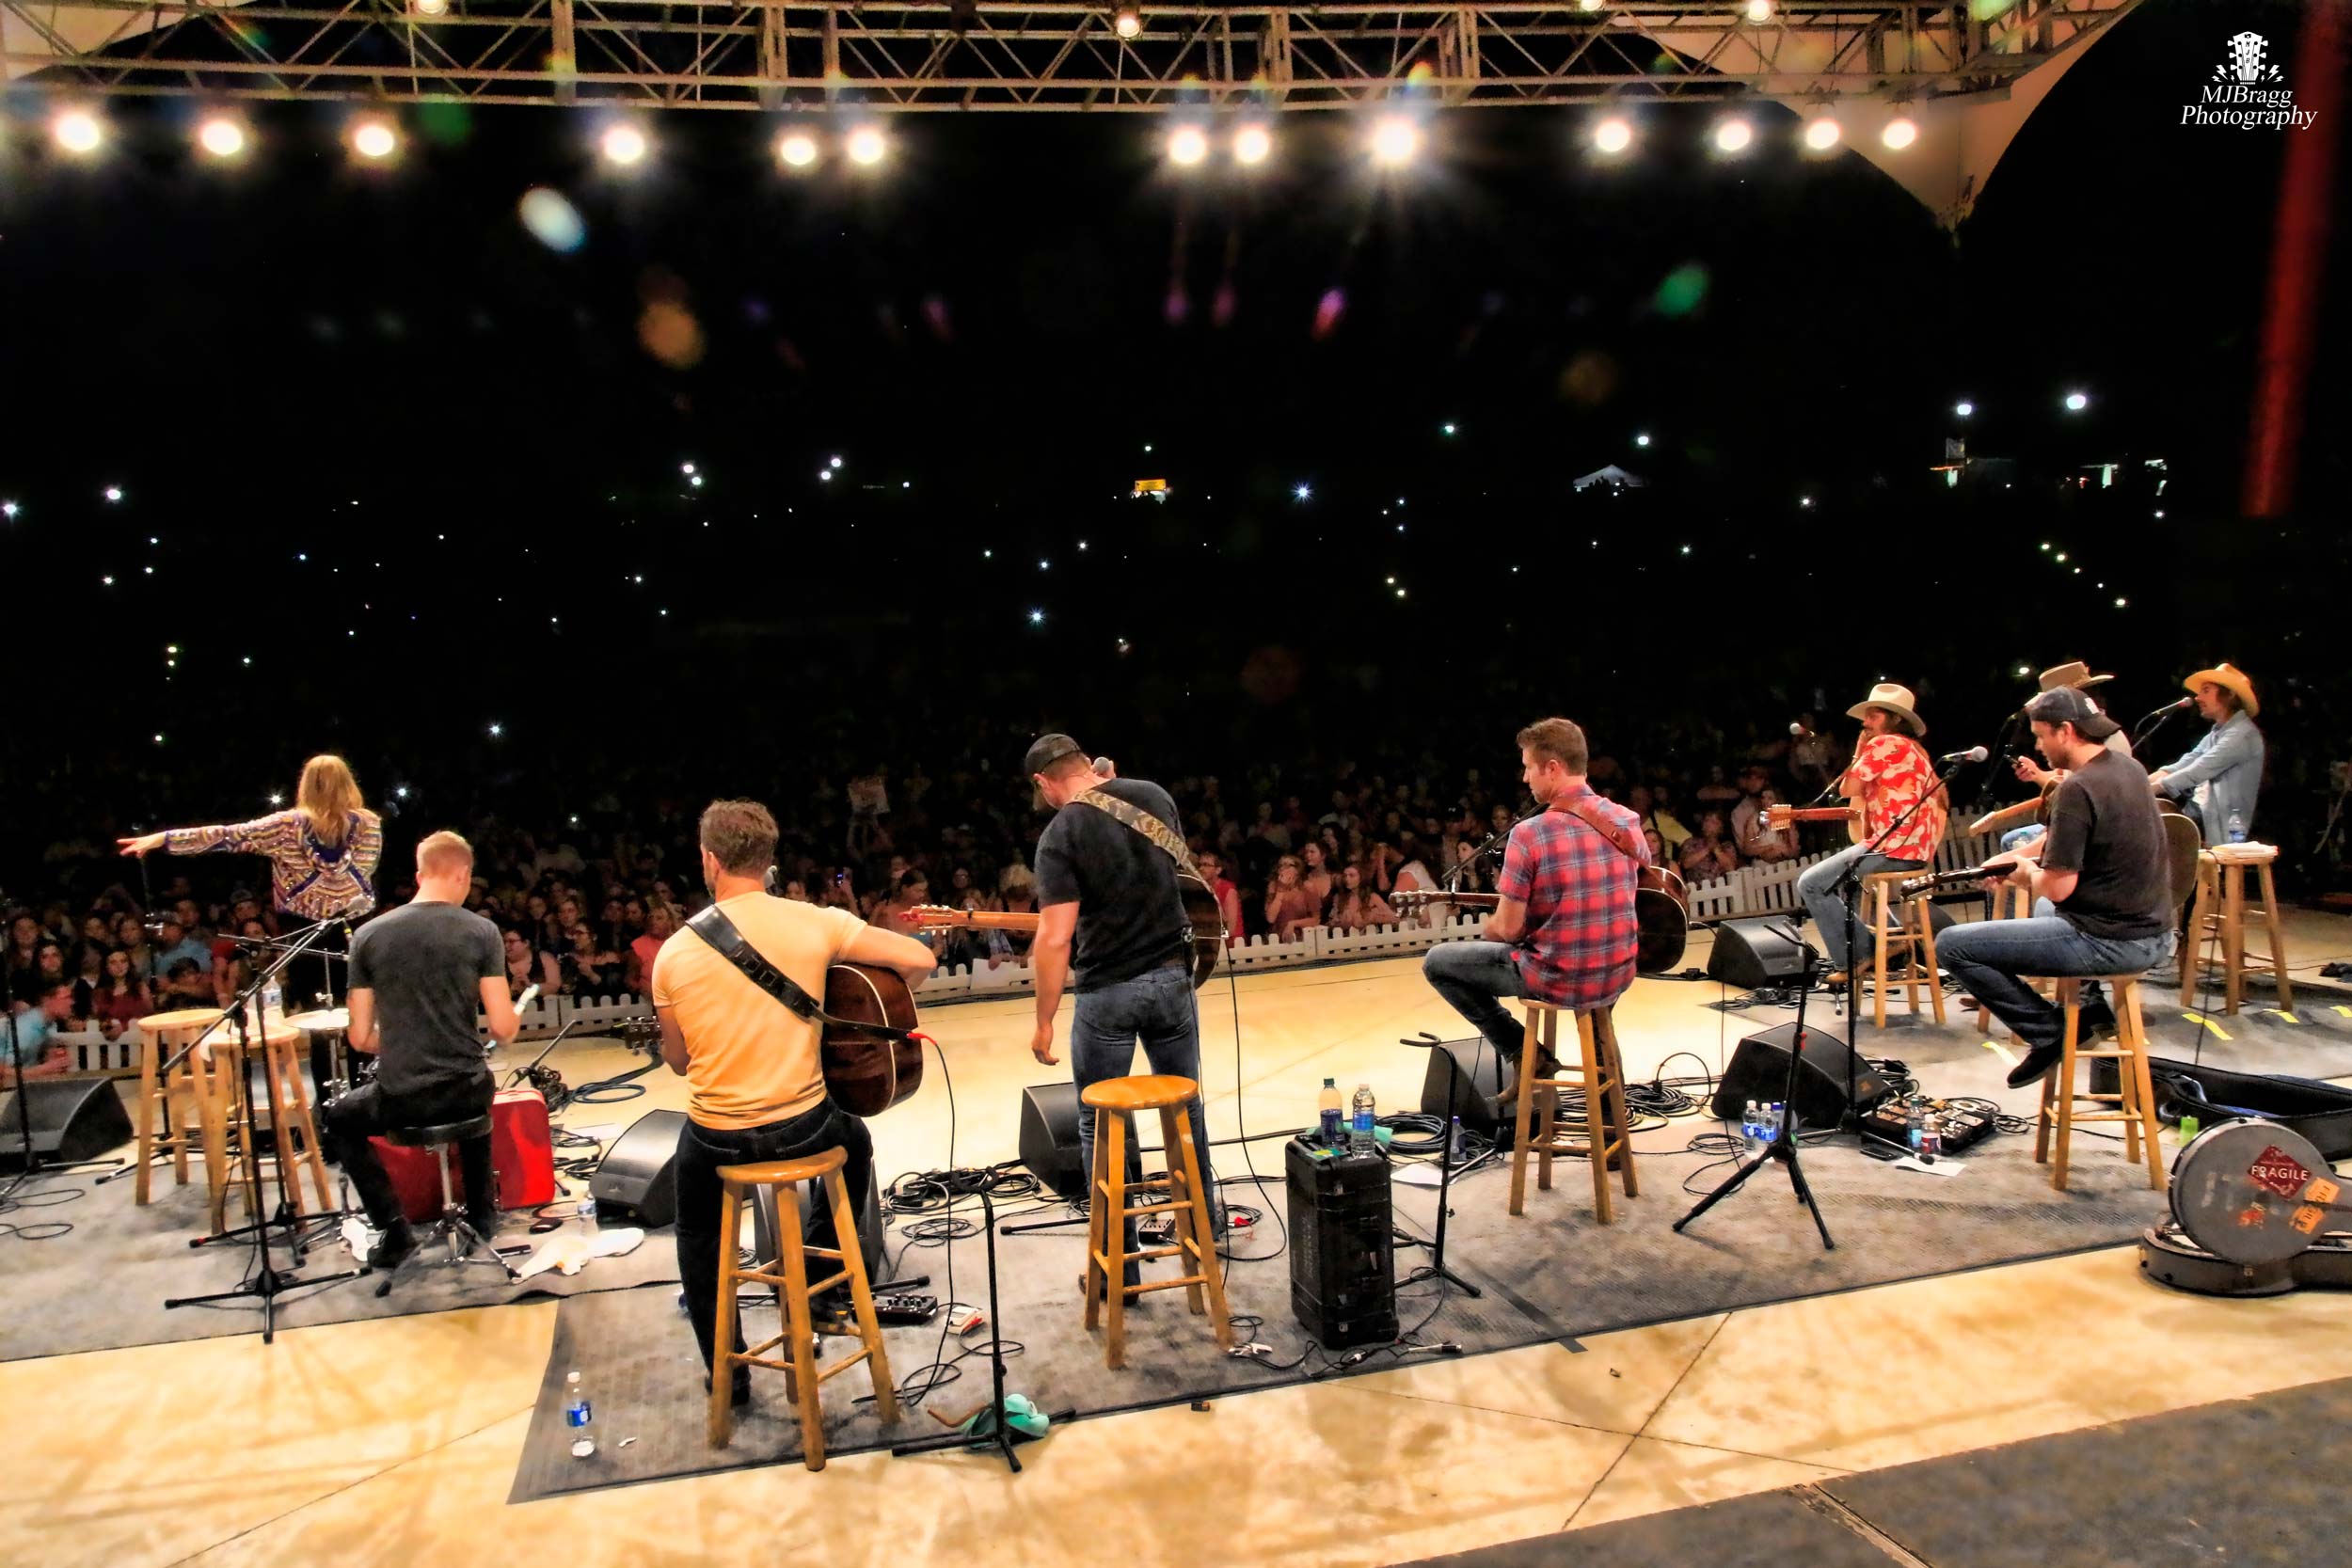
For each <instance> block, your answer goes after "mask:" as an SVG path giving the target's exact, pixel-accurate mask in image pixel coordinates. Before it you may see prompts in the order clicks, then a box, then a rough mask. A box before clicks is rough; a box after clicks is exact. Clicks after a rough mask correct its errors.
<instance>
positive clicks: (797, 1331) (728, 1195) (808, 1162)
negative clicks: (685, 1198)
mask: <svg viewBox="0 0 2352 1568" xmlns="http://www.w3.org/2000/svg"><path fill="white" fill-rule="evenodd" d="M841 1163H842V1153H841V1150H839V1149H838V1148H828V1149H826V1150H825V1151H824V1152H822V1153H820V1154H809V1155H804V1156H803V1157H802V1158H800V1159H797V1160H770V1161H766V1162H764V1163H762V1164H751V1165H721V1166H720V1167H719V1314H718V1318H717V1321H716V1323H714V1324H713V1325H712V1328H711V1340H710V1345H711V1353H712V1358H713V1360H714V1362H715V1363H716V1364H715V1365H714V1366H713V1367H712V1368H711V1369H710V1418H709V1422H708V1433H709V1437H710V1446H711V1447H712V1448H714V1449H723V1448H725V1447H726V1446H727V1444H728V1443H729V1442H730V1441H731V1440H733V1438H734V1436H735V1403H734V1400H733V1398H732V1395H733V1393H734V1387H735V1369H736V1368H738V1367H766V1368H768V1369H769V1370H771V1371H780V1372H782V1373H783V1374H784V1397H785V1398H787V1399H788V1400H790V1401H792V1402H794V1403H795V1404H796V1405H797V1406H798V1407H799V1410H800V1420H801V1459H802V1463H803V1464H805V1465H807V1466H808V1467H809V1468H810V1469H812V1470H821V1469H823V1468H824V1467H825V1415H824V1406H823V1403H822V1402H821V1401H820V1399H819V1398H818V1393H819V1390H820V1389H821V1388H822V1387H823V1386H824V1384H825V1381H826V1380H827V1379H828V1378H834V1377H838V1376H840V1375H841V1374H842V1373H843V1372H846V1371H848V1370H850V1368H851V1367H854V1366H856V1365H857V1364H858V1363H859V1362H861V1361H863V1362H865V1363H866V1376H867V1377H868V1378H869V1379H871V1380H872V1383H873V1386H874V1407H875V1409H876V1410H878V1411H880V1412H881V1414H882V1419H883V1420H884V1421H886V1422H896V1421H897V1420H898V1389H897V1388H895V1387H894V1386H892V1385H891V1381H890V1357H889V1356H888V1355H887V1354H885V1353H884V1352H883V1350H882V1323H881V1322H880V1321H879V1320H878V1319H876V1317H875V1316H874V1295H873V1291H872V1288H871V1286H870V1284H869V1282H868V1281H867V1280H866V1255H865V1253H864V1252H863V1251H862V1250H861V1249H860V1248H859V1246H858V1236H857V1212H856V1210H854V1209H852V1208H851V1207H850V1189H849V1185H848V1183H846V1182H844V1181H843V1180H841ZM819 1180H821V1181H822V1182H823V1183H824V1187H823V1191H822V1194H821V1195H820V1196H822V1198H823V1199H824V1200H825V1201H827V1202H830V1203H831V1204H832V1205H833V1225H834V1241H835V1242H836V1243H838V1244H837V1245H835V1246H830V1247H813V1246H809V1245H807V1244H806V1243H803V1241H802V1239H801V1200H800V1195H799V1194H798V1193H797V1192H796V1191H794V1189H795V1188H797V1187H798V1186H799V1185H800V1184H801V1183H802V1182H803V1181H819ZM760 1187H765V1188H769V1189H771V1191H772V1193H773V1195H774V1197H775V1203H776V1257H775V1258H773V1259H770V1260H767V1261H765V1262H755V1264H754V1265H753V1266H752V1267H750V1268H748V1269H747V1268H743V1267H741V1266H740V1265H739V1263H738V1262H737V1260H736V1259H737V1248H738V1247H739V1245H740V1244H741V1243H740V1227H741V1223H742V1217H743V1200H744V1198H745V1196H746V1195H748V1194H750V1193H751V1192H752V1191H753V1189H755V1188H760ZM811 1258H822V1259H829V1260H830V1261H832V1262H834V1263H837V1264H839V1265H840V1268H839V1269H838V1270H837V1271H836V1272H835V1273H834V1274H832V1275H827V1276H826V1277H824V1278H822V1279H819V1280H816V1281H814V1282H813V1283H812V1282H811V1281H810V1279H809V1277H808V1274H809V1270H808V1260H809V1259H811ZM779 1270H781V1271H782V1272H778V1271H779ZM745 1280H750V1281H752V1282H754V1283H755V1284H760V1285H765V1286H767V1287H769V1288H770V1289H771V1290H772V1291H774V1292H775V1296H776V1311H777V1313H778V1315H779V1317H780V1318H781V1320H782V1321H781V1322H780V1323H778V1324H777V1325H776V1333H775V1334H774V1335H773V1336H771V1338H766V1339H762V1340H761V1341H760V1342H759V1343H758V1344H756V1345H754V1346H752V1347H751V1348H750V1349H748V1350H745V1351H740V1352H739V1351H737V1350H736V1348H735V1336H736V1329H737V1325H738V1323H739V1314H740V1312H741V1310H742V1309H741V1307H740V1305H739V1303H738V1302H737V1300H736V1290H737V1287H739V1285H740V1284H742V1282H744V1281H745ZM844 1280H847V1281H848V1282H849V1285H850V1306H851V1308H852V1311H853V1320H852V1321H853V1322H854V1323H855V1324H856V1338H857V1340H858V1349H857V1350H856V1351H855V1352H854V1353H852V1354H849V1355H846V1356H843V1357H841V1358H840V1359H838V1360H834V1361H831V1362H829V1364H828V1365H827V1366H826V1368H825V1370H823V1371H821V1372H820V1371H818V1370H817V1325H816V1323H815V1322H814V1320H813V1315H812V1313H811V1311H810V1308H809V1302H810V1299H811V1298H812V1297H814V1296H817V1295H818V1294H820V1293H821V1292H823V1291H827V1290H830V1289H832V1288H833V1287H834V1286H835V1285H838V1284H840V1283H841V1282H842V1281H844ZM778 1346H782V1347H784V1350H785V1354H786V1356H787V1359H785V1360H781V1361H779V1360H774V1359H771V1357H770V1355H769V1353H770V1352H771V1351H773V1350H775V1349H776V1348H777V1347H778Z"/></svg>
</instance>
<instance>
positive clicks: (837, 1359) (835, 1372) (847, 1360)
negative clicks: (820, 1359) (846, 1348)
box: [817, 1350, 874, 1383]
mask: <svg viewBox="0 0 2352 1568" xmlns="http://www.w3.org/2000/svg"><path fill="white" fill-rule="evenodd" d="M872 1354H874V1353H873V1352H872V1351H870V1350H855V1351H851V1352H850V1354H847V1355H843V1356H834V1357H828V1358H827V1359H826V1362H825V1364H824V1365H823V1366H822V1367H820V1368H818V1370H817V1381H818V1382H819V1383H830V1382H832V1381H833V1380H834V1378H836V1377H839V1376H840V1375H841V1374H842V1373H843V1372H846V1371H848V1370H850V1368H851V1367H854V1366H856V1365H857V1364H858V1363H859V1362H861V1361H864V1360H866V1359H867V1358H868V1357H870V1356H871V1355H872Z"/></svg>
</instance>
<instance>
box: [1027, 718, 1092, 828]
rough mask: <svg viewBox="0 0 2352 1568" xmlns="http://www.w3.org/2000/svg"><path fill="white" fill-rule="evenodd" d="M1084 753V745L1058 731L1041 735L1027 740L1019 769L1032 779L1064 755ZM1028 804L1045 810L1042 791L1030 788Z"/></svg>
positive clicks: (1081, 754) (1080, 754)
mask: <svg viewBox="0 0 2352 1568" xmlns="http://www.w3.org/2000/svg"><path fill="white" fill-rule="evenodd" d="M1085 754H1086V748H1085V747H1083V746H1081V745H1079V744H1078V743H1077V742H1076V741H1074V740H1073V739H1071V738H1070V737H1069V736H1066V735H1063V734H1061V733H1059V732H1058V731H1057V732H1056V733H1054V734H1052V735H1041V736H1038V737H1037V738H1036V739H1035V740H1032V741H1031V742H1029V750H1028V752H1026V753H1025V755H1024V756H1023V757H1022V759H1021V771H1022V772H1024V773H1025V774H1027V775H1028V776H1029V777H1030V778H1032V779H1034V778H1036V777H1037V775H1039V774H1040V773H1042V772H1044V771H1045V770H1046V769H1047V768H1051V767H1053V766H1054V764H1056V763H1057V762H1059V761H1061V759H1062V758H1064V757H1068V756H1083V755H1085ZM1029 804H1030V805H1031V806H1033V807H1035V808H1036V809H1037V810H1039V811H1043V810H1045V809H1046V802H1045V793H1044V791H1042V790H1040V789H1035V788H1032V789H1031V790H1030V791H1029Z"/></svg>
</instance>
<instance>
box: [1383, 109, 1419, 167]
mask: <svg viewBox="0 0 2352 1568" xmlns="http://www.w3.org/2000/svg"><path fill="white" fill-rule="evenodd" d="M1420 150H1421V127H1420V126H1418V125H1416V124H1414V123H1413V122H1412V121H1411V120H1409V119H1406V118H1405V117H1404V116H1403V115H1390V116H1389V117H1388V118H1386V119H1383V120H1381V121H1380V123H1379V124H1377V125H1375V126H1374V127H1373V131H1372V156H1373V161H1374V162H1375V163H1379V164H1383V165H1386V166H1388V167H1390V168H1397V167H1401V166H1404V165H1406V164H1409V163H1411V162H1412V161H1413V155H1414V154H1415V153H1417V152H1419V151H1420Z"/></svg>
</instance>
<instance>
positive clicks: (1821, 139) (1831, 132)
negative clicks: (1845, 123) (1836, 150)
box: [1804, 115, 1845, 152]
mask: <svg viewBox="0 0 2352 1568" xmlns="http://www.w3.org/2000/svg"><path fill="white" fill-rule="evenodd" d="M1844 134H1845V133H1844V132H1842V131H1841V130H1840V129H1839V128H1838V124H1837V122H1836V120H1834V119H1830V118H1829V116H1827V115H1823V116H1822V117H1821V118H1820V119H1816V120H1810V121H1808V122H1807V123H1806V125H1805V128H1804V145H1805V146H1807V147H1809V148H1811V149H1812V150H1814V151H1816V152H1827V151H1828V150H1830V149H1831V148H1833V147H1836V145H1837V138H1838V137H1839V136H1840V135H1844Z"/></svg>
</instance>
